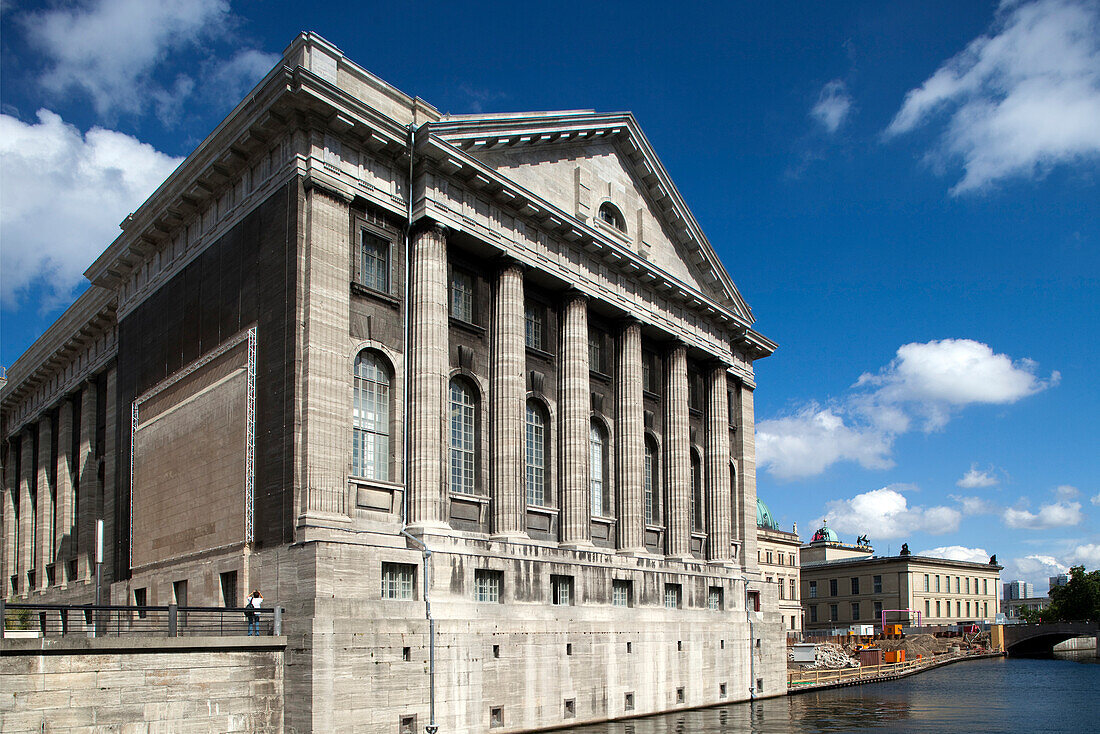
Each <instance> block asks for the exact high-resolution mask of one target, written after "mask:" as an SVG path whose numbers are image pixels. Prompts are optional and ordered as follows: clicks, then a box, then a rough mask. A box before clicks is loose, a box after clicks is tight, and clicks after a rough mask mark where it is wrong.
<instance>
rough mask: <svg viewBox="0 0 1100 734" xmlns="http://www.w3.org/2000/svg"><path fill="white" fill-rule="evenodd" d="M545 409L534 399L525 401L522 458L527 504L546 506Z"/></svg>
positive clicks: (546, 421)
mask: <svg viewBox="0 0 1100 734" xmlns="http://www.w3.org/2000/svg"><path fill="white" fill-rule="evenodd" d="M547 423H549V421H548V420H547V417H546V410H545V409H544V408H543V407H542V406H541V405H539V404H538V403H537V402H535V401H534V400H528V401H527V430H526V435H525V442H524V443H525V446H524V449H525V450H524V459H525V463H526V467H527V504H529V505H535V506H536V507H545V506H546V485H547V475H546V455H547V453H548V452H547V450H546V441H547V438H548V436H547V433H546V425H547Z"/></svg>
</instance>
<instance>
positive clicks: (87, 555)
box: [76, 382, 99, 579]
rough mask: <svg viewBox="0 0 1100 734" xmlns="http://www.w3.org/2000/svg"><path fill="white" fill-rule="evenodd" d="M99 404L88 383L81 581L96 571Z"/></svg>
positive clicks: (83, 400) (80, 493)
mask: <svg viewBox="0 0 1100 734" xmlns="http://www.w3.org/2000/svg"><path fill="white" fill-rule="evenodd" d="M97 402H98V393H97V391H96V385H95V382H88V383H86V384H85V385H84V391H83V392H82V393H81V396H80V453H79V455H78V457H77V465H76V466H77V469H76V471H77V491H76V529H77V541H76V552H77V558H78V559H79V565H78V569H77V577H78V578H81V579H88V578H91V576H92V572H93V571H94V570H95V521H96V517H97V516H98V507H97V505H96V499H97V496H98V494H99V472H98V471H97V469H98V467H97V466H96V459H95V438H96V430H95V429H96V414H97V413H98V410H97V405H96V403H97Z"/></svg>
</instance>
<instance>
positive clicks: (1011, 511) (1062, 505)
mask: <svg viewBox="0 0 1100 734" xmlns="http://www.w3.org/2000/svg"><path fill="white" fill-rule="evenodd" d="M1001 519H1002V520H1004V523H1005V525H1007V526H1009V527H1010V528H1025V529H1028V530H1046V529H1048V528H1064V527H1071V526H1073V525H1077V524H1079V523H1080V522H1081V520H1082V515H1081V503H1080V502H1054V503H1051V504H1049V505H1043V506H1042V507H1040V508H1039V512H1037V513H1034V512H1029V511H1028V510H1023V509H1015V508H1012V507H1009V508H1007V509H1006V510H1005V511H1004V513H1003V514H1002V515H1001Z"/></svg>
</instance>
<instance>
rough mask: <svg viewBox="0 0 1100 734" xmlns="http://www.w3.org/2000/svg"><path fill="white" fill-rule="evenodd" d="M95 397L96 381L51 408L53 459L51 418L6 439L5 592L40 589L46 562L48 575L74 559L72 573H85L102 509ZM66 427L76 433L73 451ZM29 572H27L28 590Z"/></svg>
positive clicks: (63, 571)
mask: <svg viewBox="0 0 1100 734" xmlns="http://www.w3.org/2000/svg"><path fill="white" fill-rule="evenodd" d="M97 400H98V391H97V388H96V385H95V384H94V383H86V384H85V385H84V387H83V389H82V390H81V391H80V393H79V394H77V395H76V396H74V397H72V398H71V399H66V400H64V401H62V403H61V405H60V406H59V408H58V418H57V437H56V445H57V454H56V458H55V457H54V452H53V446H54V436H53V432H54V428H53V420H52V418H51V417H50V416H48V415H47V416H43V417H42V418H40V419H39V420H38V421H37V422H35V423H32V424H30V425H28V426H27V427H25V428H24V429H23V430H22V431H21V432H20V433H18V434H15V435H13V436H10V437H9V438H8V454H7V458H6V462H5V465H4V476H5V480H6V481H5V487H4V574H5V579H4V582H5V587H6V588H5V590H6V591H7V592H9V593H25V592H28V591H32V590H34V589H44V588H46V587H47V585H48V578H47V574H46V568H47V566H50V565H53V566H54V574H55V581H60V580H61V579H62V578H66V577H67V576H66V574H67V569H66V568H65V566H66V564H67V563H68V562H69V561H71V560H73V559H76V560H77V562H78V565H77V578H78V579H87V578H90V576H91V572H92V570H93V568H94V563H95V558H94V555H93V554H94V552H95V548H94V545H95V521H96V519H97V518H98V517H100V516H101V512H102V508H101V507H100V502H101V493H100V491H99V475H98V474H99V473H98V464H97V461H96V451H95V441H96V416H97V414H98V410H97ZM74 403H78V404H79V406H80V411H79V426H77V425H74V424H75V423H76V421H75V418H74V413H75V411H74ZM74 431H75V432H77V434H78V443H77V444H76V447H77V448H76V454H75V455H74V454H73V447H74V441H73V438H74V436H73V433H74ZM36 438H37V447H38V450H37V452H36V451H35V439H36ZM17 445H18V446H19V447H20V448H19V449H18V451H17V449H16V446H17ZM17 467H18V470H17ZM51 484H52V485H53V486H52V487H51ZM30 571H34V572H35V573H34V586H33V589H32V587H31V585H30V576H29V572H30ZM12 578H14V579H16V582H17V589H16V588H12V585H11V579H12Z"/></svg>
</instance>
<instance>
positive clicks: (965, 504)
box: [951, 494, 999, 515]
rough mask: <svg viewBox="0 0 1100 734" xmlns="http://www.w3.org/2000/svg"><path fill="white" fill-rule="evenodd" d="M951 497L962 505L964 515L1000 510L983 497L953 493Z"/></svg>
mask: <svg viewBox="0 0 1100 734" xmlns="http://www.w3.org/2000/svg"><path fill="white" fill-rule="evenodd" d="M951 499H953V500H955V501H956V502H958V503H959V504H960V505H961V506H962V512H963V514H964V515H989V514H992V513H995V512H999V510H998V509H997V506H996V505H994V504H993V503H992V502H989V501H987V500H984V499H982V498H981V497H960V496H959V495H955V494H953V495H951Z"/></svg>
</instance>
